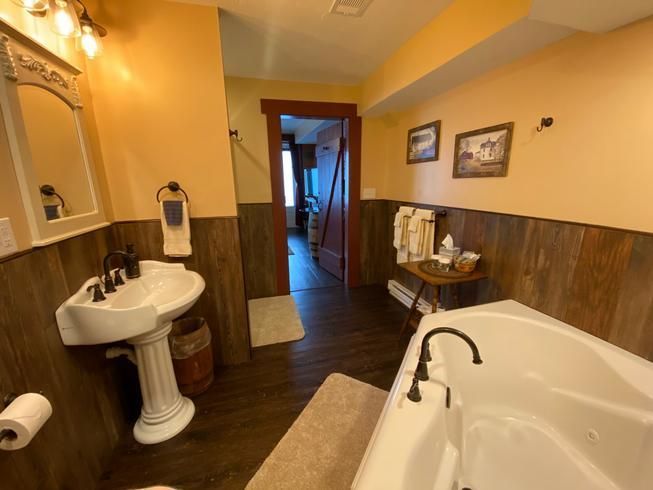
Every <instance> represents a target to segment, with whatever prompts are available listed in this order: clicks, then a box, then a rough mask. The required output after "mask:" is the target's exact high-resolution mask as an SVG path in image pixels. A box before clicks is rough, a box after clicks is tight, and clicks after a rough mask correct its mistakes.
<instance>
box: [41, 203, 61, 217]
mask: <svg viewBox="0 0 653 490" xmlns="http://www.w3.org/2000/svg"><path fill="white" fill-rule="evenodd" d="M43 209H44V210H45V219H47V220H48V221H52V220H54V219H59V218H63V209H62V207H61V205H60V204H44V205H43Z"/></svg>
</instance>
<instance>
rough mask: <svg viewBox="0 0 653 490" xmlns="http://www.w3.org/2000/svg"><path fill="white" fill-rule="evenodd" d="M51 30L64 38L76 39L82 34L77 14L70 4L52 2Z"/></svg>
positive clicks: (60, 0) (57, 1) (58, 0)
mask: <svg viewBox="0 0 653 490" xmlns="http://www.w3.org/2000/svg"><path fill="white" fill-rule="evenodd" d="M50 28H51V29H52V30H53V31H54V32H55V33H56V34H58V35H59V36H62V37H76V36H79V35H80V34H81V29H80V27H79V19H78V18H77V12H75V8H74V7H73V6H72V4H71V3H70V2H67V1H66V0H53V1H51V2H50Z"/></svg>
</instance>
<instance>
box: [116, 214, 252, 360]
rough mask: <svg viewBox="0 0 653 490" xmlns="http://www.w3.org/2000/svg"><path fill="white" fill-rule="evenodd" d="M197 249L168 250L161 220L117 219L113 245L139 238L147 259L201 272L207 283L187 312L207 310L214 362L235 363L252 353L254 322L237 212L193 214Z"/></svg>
mask: <svg viewBox="0 0 653 490" xmlns="http://www.w3.org/2000/svg"><path fill="white" fill-rule="evenodd" d="M190 228H191V243H192V246H193V254H192V255H191V256H190V257H188V258H180V259H175V258H168V257H166V256H165V255H163V234H162V232H161V223H160V221H159V220H146V221H125V222H118V223H114V225H113V226H112V230H113V234H114V246H116V247H118V248H121V249H122V248H124V246H125V244H126V243H134V244H135V245H136V250H137V252H138V255H139V257H140V258H141V260H142V259H152V260H160V261H164V262H181V263H183V264H184V265H185V266H186V267H187V268H188V269H190V270H194V271H196V272H198V273H199V274H200V275H201V276H202V277H203V278H204V280H205V281H206V289H205V290H204V292H203V293H202V295H201V296H200V299H199V300H198V302H197V304H196V305H195V306H193V308H192V309H191V310H190V311H189V312H188V313H187V314H186V316H192V315H198V316H203V317H204V318H205V319H206V321H207V323H208V325H209V328H210V329H211V334H212V337H213V341H212V344H213V357H214V360H215V364H216V365H217V366H219V365H230V364H238V363H241V362H245V361H248V360H249V359H250V347H249V322H248V315H247V301H246V298H245V281H244V277H243V261H242V256H241V246H240V232H239V229H238V228H239V224H238V218H236V217H218V218H191V220H190Z"/></svg>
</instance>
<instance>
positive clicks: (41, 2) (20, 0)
mask: <svg viewBox="0 0 653 490" xmlns="http://www.w3.org/2000/svg"><path fill="white" fill-rule="evenodd" d="M12 1H13V2H14V3H15V4H16V5H19V6H21V7H23V8H24V9H25V10H28V11H29V12H32V13H34V12H45V10H46V9H47V8H48V2H47V0H12Z"/></svg>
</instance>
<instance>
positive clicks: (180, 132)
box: [89, 0, 236, 220]
mask: <svg viewBox="0 0 653 490" xmlns="http://www.w3.org/2000/svg"><path fill="white" fill-rule="evenodd" d="M92 11H93V12H95V14H94V15H96V17H97V18H98V21H100V20H101V21H102V24H103V25H105V26H106V27H107V29H108V30H109V37H107V38H106V40H105V42H104V47H105V53H104V55H103V56H102V57H101V58H98V59H97V60H94V61H92V62H89V77H90V80H91V89H92V92H93V97H94V101H95V114H96V118H97V123H98V128H99V134H100V141H101V146H102V153H103V156H104V160H105V162H106V172H107V177H108V181H109V187H110V190H111V196H112V201H113V209H114V215H115V219H116V220H132V219H148V218H156V217H158V213H159V210H158V206H157V203H156V200H155V194H156V191H157V189H158V188H159V187H161V186H163V185H165V184H166V183H167V182H168V181H170V180H176V181H178V182H179V183H180V184H181V185H182V187H183V188H184V189H185V190H186V191H187V192H188V195H189V197H190V199H191V205H192V206H191V215H192V216H195V217H201V216H233V215H235V214H236V200H235V189H234V182H233V170H232V163H231V153H230V148H229V135H228V124H227V109H226V100H225V94H224V80H223V71H222V57H221V49H220V36H219V27H218V12H217V9H216V8H211V7H203V6H197V5H188V4H182V3H173V2H162V1H160V0H139V1H137V2H135V1H133V0H115V1H112V2H101V3H96V4H95V5H94V9H93V10H92Z"/></svg>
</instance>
